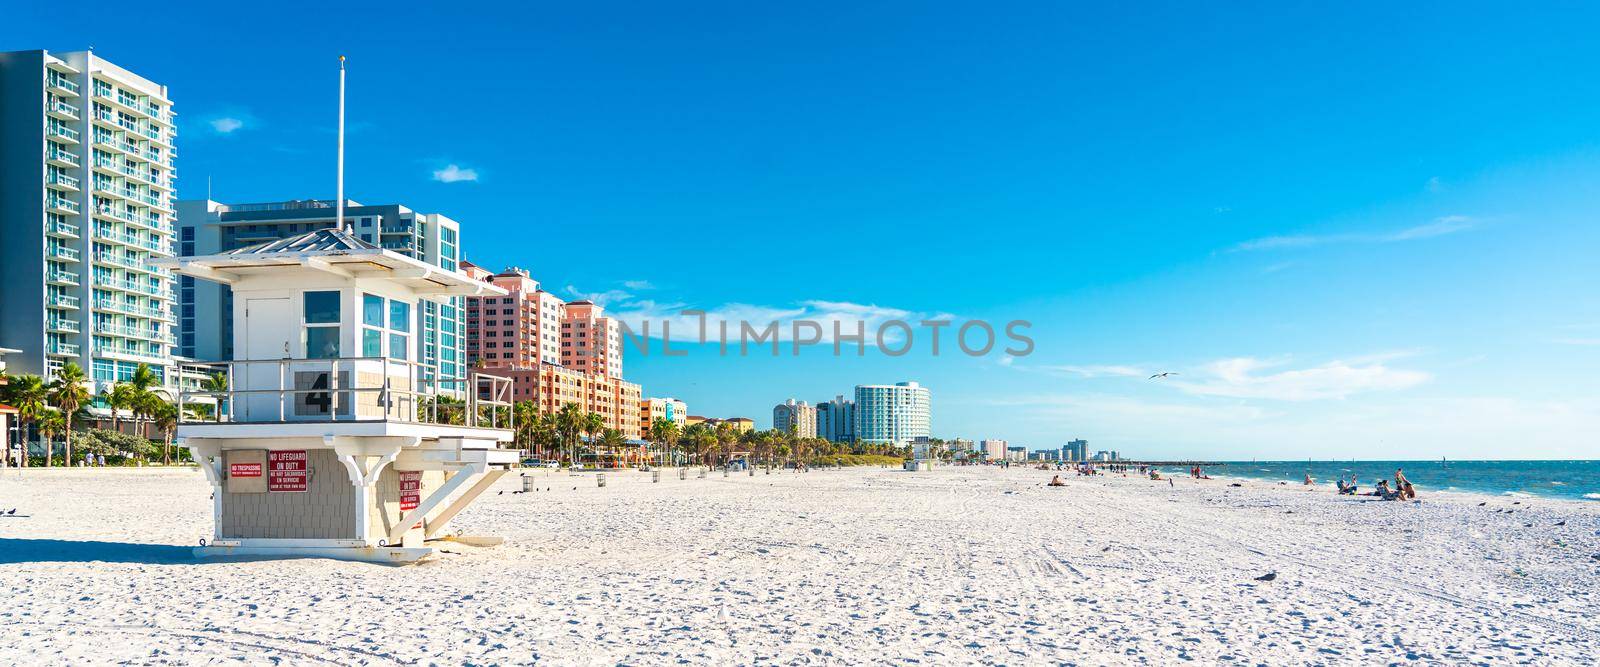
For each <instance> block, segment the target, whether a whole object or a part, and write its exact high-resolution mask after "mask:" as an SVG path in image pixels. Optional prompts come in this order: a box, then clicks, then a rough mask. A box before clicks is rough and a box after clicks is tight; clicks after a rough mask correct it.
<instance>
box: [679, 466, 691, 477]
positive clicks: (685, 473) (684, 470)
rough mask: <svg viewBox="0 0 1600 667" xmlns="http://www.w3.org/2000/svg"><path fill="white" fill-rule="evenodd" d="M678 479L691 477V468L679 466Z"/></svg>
mask: <svg viewBox="0 0 1600 667" xmlns="http://www.w3.org/2000/svg"><path fill="white" fill-rule="evenodd" d="M678 479H689V469H688V468H679V469H678Z"/></svg>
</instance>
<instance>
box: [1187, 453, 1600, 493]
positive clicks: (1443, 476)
mask: <svg viewBox="0 0 1600 667" xmlns="http://www.w3.org/2000/svg"><path fill="white" fill-rule="evenodd" d="M1395 468H1401V469H1403V470H1404V471H1405V474H1406V479H1409V480H1411V483H1412V484H1413V485H1415V486H1416V488H1417V492H1418V493H1427V492H1428V491H1471V492H1475V493H1490V494H1503V495H1518V494H1523V495H1529V496H1542V497H1549V498H1567V499H1572V500H1590V501H1600V461H1311V462H1306V461H1229V462H1227V465H1222V466H1213V467H1209V468H1206V474H1209V475H1212V476H1216V475H1228V476H1232V477H1249V478H1253V479H1267V480H1286V481H1288V482H1289V483H1291V484H1299V483H1300V482H1301V481H1303V480H1304V478H1305V475H1306V473H1307V472H1309V473H1311V477H1312V478H1314V479H1315V480H1316V481H1317V483H1318V484H1332V483H1334V482H1335V481H1337V480H1338V479H1339V477H1340V476H1344V477H1346V478H1348V477H1349V476H1350V475H1351V474H1352V473H1354V474H1355V476H1356V477H1357V479H1358V480H1359V481H1360V483H1361V490H1362V491H1363V492H1365V491H1370V490H1372V485H1373V484H1376V483H1377V482H1378V480H1379V479H1387V480H1389V483H1390V484H1393V483H1394V469H1395ZM1163 470H1170V467H1165V468H1163ZM1178 473H1179V474H1180V475H1181V474H1183V473H1182V471H1178Z"/></svg>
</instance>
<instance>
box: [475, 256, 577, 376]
mask: <svg viewBox="0 0 1600 667" xmlns="http://www.w3.org/2000/svg"><path fill="white" fill-rule="evenodd" d="M461 268H462V269H463V270H465V271H466V272H467V275H469V276H472V277H474V278H477V279H478V280H482V281H484V282H488V283H493V284H495V285H497V286H500V287H503V288H505V289H506V290H507V291H508V292H510V293H509V294H507V295H506V296H498V297H493V296H491V297H467V299H466V308H467V347H466V350H467V363H468V364H469V365H477V364H480V363H481V364H482V365H483V366H484V367H485V368H535V367H538V365H539V364H541V363H546V364H559V363H561V320H562V317H563V316H564V314H565V312H566V302H564V301H562V300H561V299H560V298H558V297H556V295H554V294H551V293H549V292H546V291H544V290H542V289H539V281H537V280H534V279H532V278H529V277H528V272H527V271H524V270H522V269H518V268H514V267H513V268H508V269H506V270H504V271H501V272H500V273H490V272H489V271H487V270H485V269H483V268H482V267H479V266H476V265H474V264H472V263H470V262H462V263H461Z"/></svg>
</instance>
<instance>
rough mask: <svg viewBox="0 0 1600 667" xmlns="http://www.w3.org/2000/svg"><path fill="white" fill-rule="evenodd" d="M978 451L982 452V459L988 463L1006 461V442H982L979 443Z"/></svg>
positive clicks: (989, 440)
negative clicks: (985, 459)
mask: <svg viewBox="0 0 1600 667" xmlns="http://www.w3.org/2000/svg"><path fill="white" fill-rule="evenodd" d="M979 449H980V450H982V451H983V456H984V458H987V459H989V460H990V461H1004V460H1006V449H1007V445H1006V441H1004V440H994V439H988V440H984V441H982V442H980V443H979Z"/></svg>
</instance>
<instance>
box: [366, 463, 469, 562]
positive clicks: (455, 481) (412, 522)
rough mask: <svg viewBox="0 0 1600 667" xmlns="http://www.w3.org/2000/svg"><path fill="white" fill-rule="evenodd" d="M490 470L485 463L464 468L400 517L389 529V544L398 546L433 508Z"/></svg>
mask: <svg viewBox="0 0 1600 667" xmlns="http://www.w3.org/2000/svg"><path fill="white" fill-rule="evenodd" d="M488 469H489V466H488V465H487V464H484V463H476V464H473V465H471V466H468V467H466V468H462V469H461V472H458V473H456V474H455V476H454V477H451V478H450V479H449V480H448V481H446V482H445V483H444V486H441V487H439V490H437V491H434V492H433V493H432V494H431V495H429V496H428V497H427V498H425V499H423V501H422V503H421V504H419V505H417V508H416V509H414V510H411V511H410V512H406V513H405V514H404V515H402V516H401V517H400V520H399V521H398V522H396V523H395V524H394V526H393V527H391V528H390V529H389V544H390V545H391V546H398V545H399V544H400V538H403V537H405V534H406V531H408V530H411V529H412V528H413V527H415V526H416V525H417V524H418V523H419V522H421V521H422V517H425V516H427V515H428V513H429V512H432V511H433V508H435V507H438V506H439V504H440V503H442V502H444V500H445V499H446V498H449V497H450V494H452V493H455V492H456V490H457V489H460V488H461V487H463V486H466V484H467V481H468V480H471V479H472V478H474V477H477V476H478V474H479V473H483V472H487V471H488Z"/></svg>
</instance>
